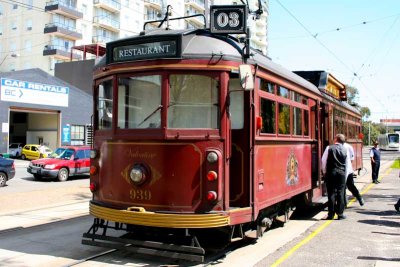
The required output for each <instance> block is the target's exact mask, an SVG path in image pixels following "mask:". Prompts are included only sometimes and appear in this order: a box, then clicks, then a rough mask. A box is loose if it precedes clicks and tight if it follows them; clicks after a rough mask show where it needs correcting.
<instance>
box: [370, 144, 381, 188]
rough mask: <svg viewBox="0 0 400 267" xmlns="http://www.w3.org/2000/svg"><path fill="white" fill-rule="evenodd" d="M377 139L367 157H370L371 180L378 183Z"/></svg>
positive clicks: (379, 158)
mask: <svg viewBox="0 0 400 267" xmlns="http://www.w3.org/2000/svg"><path fill="white" fill-rule="evenodd" d="M378 144H379V143H378V141H375V142H374V147H373V148H371V151H370V152H369V157H370V158H371V172H372V182H373V183H374V184H379V183H380V182H379V180H378V178H379V167H380V165H381V151H380V150H379V148H378Z"/></svg>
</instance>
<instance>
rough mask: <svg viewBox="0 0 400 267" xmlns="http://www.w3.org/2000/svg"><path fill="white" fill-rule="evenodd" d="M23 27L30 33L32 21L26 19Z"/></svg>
mask: <svg viewBox="0 0 400 267" xmlns="http://www.w3.org/2000/svg"><path fill="white" fill-rule="evenodd" d="M25 25H26V30H27V31H31V30H32V20H31V19H28V20H26V21H25Z"/></svg>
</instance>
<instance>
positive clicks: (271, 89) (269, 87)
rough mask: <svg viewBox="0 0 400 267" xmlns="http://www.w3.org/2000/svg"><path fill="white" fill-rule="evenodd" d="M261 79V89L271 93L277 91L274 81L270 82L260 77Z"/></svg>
mask: <svg viewBox="0 0 400 267" xmlns="http://www.w3.org/2000/svg"><path fill="white" fill-rule="evenodd" d="M259 81H260V85H259V88H260V90H262V91H264V92H267V93H271V94H274V93H275V90H274V84H273V83H270V82H267V81H265V80H261V79H259Z"/></svg>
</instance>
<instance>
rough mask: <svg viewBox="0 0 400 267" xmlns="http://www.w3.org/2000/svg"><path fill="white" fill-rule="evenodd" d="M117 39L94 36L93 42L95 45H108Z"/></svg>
mask: <svg viewBox="0 0 400 267" xmlns="http://www.w3.org/2000/svg"><path fill="white" fill-rule="evenodd" d="M115 39H116V38H112V37H108V36H101V35H97V36H93V38H92V41H93V43H95V44H106V43H108V42H111V41H114V40H115Z"/></svg>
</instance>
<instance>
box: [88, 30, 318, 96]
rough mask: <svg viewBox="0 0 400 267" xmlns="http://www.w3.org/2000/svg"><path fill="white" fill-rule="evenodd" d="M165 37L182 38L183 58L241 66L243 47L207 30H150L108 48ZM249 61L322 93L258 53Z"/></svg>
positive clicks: (316, 92) (252, 51) (102, 61)
mask: <svg viewBox="0 0 400 267" xmlns="http://www.w3.org/2000/svg"><path fill="white" fill-rule="evenodd" d="M167 35H171V36H173V35H181V36H182V58H184V59H187V58H200V59H201V58H204V59H216V60H217V59H219V60H231V61H240V62H242V60H243V58H242V55H241V53H240V52H239V51H242V50H243V47H244V45H243V44H242V43H239V42H238V41H237V40H235V39H234V38H227V37H226V36H223V35H215V34H212V33H210V32H209V31H207V30H202V29H197V30H165V29H152V30H149V31H145V32H142V33H141V34H140V35H138V36H134V37H128V38H125V39H121V40H116V41H112V42H110V43H107V45H108V44H114V43H117V42H124V41H128V40H132V39H140V38H143V37H145V36H153V37H156V36H167ZM251 53H252V55H251V57H250V59H249V60H248V63H253V64H254V63H256V64H258V65H259V66H261V67H262V68H265V69H266V70H268V71H270V72H272V73H274V74H276V75H279V76H281V77H283V78H286V79H288V80H290V81H292V82H294V83H296V84H298V85H300V86H302V87H304V88H307V89H308V90H310V91H311V92H313V93H314V94H316V95H320V96H321V93H320V91H319V90H318V88H317V87H316V86H315V85H314V84H312V83H310V82H309V81H307V80H305V79H304V78H302V77H300V76H299V75H297V74H295V73H293V72H292V71H290V70H287V69H285V68H284V67H282V66H281V65H279V64H277V63H275V62H273V61H272V60H271V59H269V58H268V57H266V56H264V55H263V54H261V53H260V52H258V51H257V50H254V49H252V50H251ZM105 63H106V60H105V57H103V58H102V59H101V60H100V61H99V63H98V64H97V65H96V68H98V67H101V66H103V65H104V64H105Z"/></svg>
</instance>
